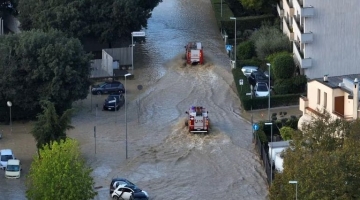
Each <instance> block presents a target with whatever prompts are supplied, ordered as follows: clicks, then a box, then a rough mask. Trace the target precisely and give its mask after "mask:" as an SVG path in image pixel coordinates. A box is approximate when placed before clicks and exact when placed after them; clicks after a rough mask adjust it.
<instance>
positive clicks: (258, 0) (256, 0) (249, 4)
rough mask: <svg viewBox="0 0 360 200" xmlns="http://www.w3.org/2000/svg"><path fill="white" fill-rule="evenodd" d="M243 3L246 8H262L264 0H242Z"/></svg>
mask: <svg viewBox="0 0 360 200" xmlns="http://www.w3.org/2000/svg"><path fill="white" fill-rule="evenodd" d="M240 2H241V5H243V6H244V8H246V9H249V10H251V9H253V10H260V9H261V7H262V5H263V3H264V1H263V0H240Z"/></svg>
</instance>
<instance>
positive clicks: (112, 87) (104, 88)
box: [91, 81, 125, 95]
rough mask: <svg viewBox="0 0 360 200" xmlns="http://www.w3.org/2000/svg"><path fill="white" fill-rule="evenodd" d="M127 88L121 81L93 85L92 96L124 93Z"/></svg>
mask: <svg viewBox="0 0 360 200" xmlns="http://www.w3.org/2000/svg"><path fill="white" fill-rule="evenodd" d="M124 92H125V87H124V85H123V84H122V83H121V82H119V81H112V82H104V83H100V84H98V85H93V86H92V88H91V93H92V94H97V95H101V94H112V93H124Z"/></svg>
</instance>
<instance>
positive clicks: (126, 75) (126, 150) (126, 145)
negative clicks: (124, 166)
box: [124, 73, 131, 159]
mask: <svg viewBox="0 0 360 200" xmlns="http://www.w3.org/2000/svg"><path fill="white" fill-rule="evenodd" d="M130 75H131V74H130V73H127V74H125V75H124V76H125V96H124V97H125V148H126V149H125V152H126V159H128V142H127V107H126V89H127V88H126V77H128V76H130Z"/></svg>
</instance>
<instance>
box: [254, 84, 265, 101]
mask: <svg viewBox="0 0 360 200" xmlns="http://www.w3.org/2000/svg"><path fill="white" fill-rule="evenodd" d="M254 95H255V97H267V96H268V95H269V87H268V84H267V83H263V82H258V83H256V85H255V86H254Z"/></svg>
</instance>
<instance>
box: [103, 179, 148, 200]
mask: <svg viewBox="0 0 360 200" xmlns="http://www.w3.org/2000/svg"><path fill="white" fill-rule="evenodd" d="M109 192H110V196H111V197H112V198H113V199H124V200H130V199H132V200H148V199H149V195H148V193H147V192H145V191H144V190H141V189H140V188H138V187H137V186H136V185H135V184H134V183H132V182H130V181H129V180H127V179H125V178H114V179H112V180H111V183H110V190H109Z"/></svg>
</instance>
